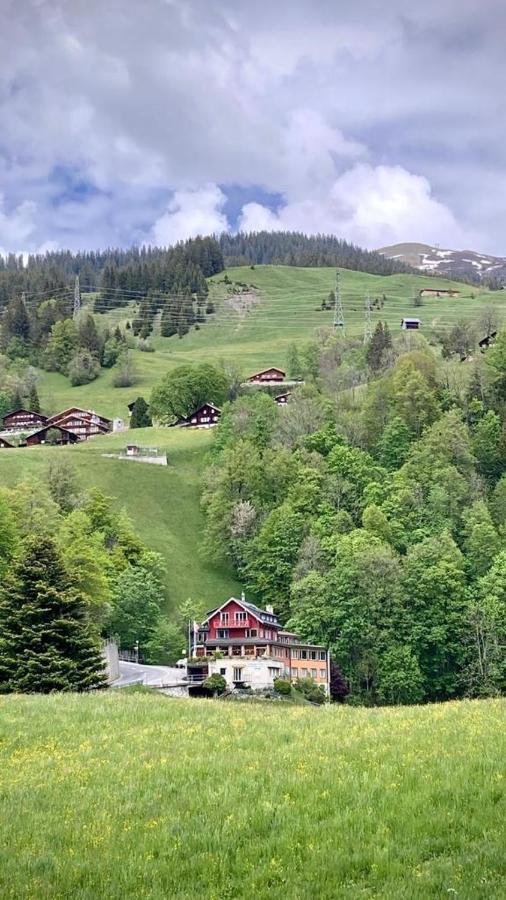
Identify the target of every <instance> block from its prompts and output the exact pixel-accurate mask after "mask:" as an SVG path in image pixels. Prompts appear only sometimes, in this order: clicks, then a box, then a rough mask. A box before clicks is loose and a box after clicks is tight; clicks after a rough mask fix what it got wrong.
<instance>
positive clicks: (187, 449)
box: [0, 428, 240, 610]
mask: <svg viewBox="0 0 506 900" xmlns="http://www.w3.org/2000/svg"><path fill="white" fill-rule="evenodd" d="M132 439H134V440H135V442H136V443H138V444H140V445H141V446H143V447H157V448H159V449H162V450H166V452H167V454H168V456H167V459H168V465H167V467H162V466H153V465H148V464H145V463H139V462H132V461H129V460H119V459H110V458H106V457H104V456H103V454H104V453H117V452H119V450H121V449H124V447H125V445H126V443H127V441H129V440H132ZM211 440H212V434H211V432H209V431H195V430H189V429H188V430H181V429H175V428H170V429H167V428H145V429H136V431H135V432H132V433H131V434H130V435H128V434H125V433H117V434H109V435H105V436H104V437H98V438H94V439H93V440H91V441H88V442H86V443H82V444H76V445H74V446H72V447H49V446H48V447H24V448H21V449H17V450H4V451H0V485H2V486H7V487H8V486H13V485H14V484H16V482H18V481H21V480H23V479H24V478H27V477H40V476H43V472H44V470H45V468H46V467H47V464H48V462H49V460H50V459H67V460H70V461H71V462H72V464H73V466H74V468H75V471H76V474H77V477H78V480H79V483H80V485H81V486H82V488H84V489H85V490H86V489H90V488H92V487H97V488H99V489H100V490H102V491H104V493H106V494H108V495H109V496H111V497H113V498H114V503H115V505H116V506H117V507H118V508H122V507H123V508H124V509H126V511H127V513H128V514H129V516H130V518H131V519H132V521H133V523H134V527H135V529H136V531H137V533H138V534H139V536H140V537H141V538H142V539H143V540H144V541H145V543H146V544H147V546H148V547H149V548H150V549H151V550H156V551H157V552H158V553H161V554H162V556H163V558H164V560H165V563H166V567H167V586H168V602H169V610H172V609H174V608H175V607H177V606H178V605H179V604H180V603H182V602H184V601H185V600H187V599H188V598H189V597H191V598H192V599H194V600H198V601H201V602H202V603H203V604H204V605H205V604H206V603H208V604H209V607H212V606H214V605H215V604H216V603H217V602H221V601H222V600H224V599H226V598H227V597H229V596H230V595H231V594H233V593H234V592H236V591H238V590H240V587H239V585H238V584H237V582H236V580H235V578H234V576H233V573H232V572H230V571H228V570H227V569H225V568H222V567H218V566H212V565H210V564H209V563H208V562H204V560H202V558H201V557H200V555H199V546H200V542H201V540H202V528H203V514H202V510H201V508H200V477H201V472H202V468H203V466H204V461H205V457H206V453H207V451H208V449H209V446H210V441H211Z"/></svg>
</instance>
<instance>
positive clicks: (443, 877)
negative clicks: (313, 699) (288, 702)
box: [0, 691, 506, 900]
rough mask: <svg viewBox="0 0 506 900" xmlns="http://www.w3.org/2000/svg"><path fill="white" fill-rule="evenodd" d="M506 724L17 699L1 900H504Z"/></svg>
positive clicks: (3, 736) (487, 712)
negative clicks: (444, 899)
mask: <svg viewBox="0 0 506 900" xmlns="http://www.w3.org/2000/svg"><path fill="white" fill-rule="evenodd" d="M505 713H506V703H505V702H504V701H501V700H488V701H473V702H461V703H450V704H442V705H439V706H426V707H417V708H414V707H406V708H390V709H386V708H383V709H353V708H346V707H337V706H331V707H324V708H318V709H315V708H313V707H301V706H297V707H295V706H293V707H292V706H282V705H281V703H272V705H266V704H264V705H247V704H243V703H231V702H224V701H219V700H217V701H216V700H173V699H169V698H166V697H161V696H159V695H154V694H153V695H152V694H146V693H134V694H129V693H115V692H114V691H109V692H108V693H106V694H101V695H87V696H76V695H52V696H48V697H43V696H38V697H36V696H23V697H22V696H10V697H3V698H0V798H1V807H2V816H1V818H0V896H1V897H2V898H3V900H7V898H12V900H25V898H26V900H28V898H36V900H67V898H71V900H73V898H79V900H96V898H98V897H104V898H108V900H116V898H117V900H120V898H122V900H123V898H129V897H143V898H153V900H166V898H170V900H194V898H205V900H240V898H251V897H257V898H272V897H277V896H283V897H287V898H290V900H314V898H318V900H335V898H349V900H355V898H357V897H369V898H373V897H374V898H385V900H387V898H388V900H406V898H410V900H418V898H420V900H425V898H441V897H456V898H461V900H477V898H487V900H491V898H497V900H499V898H503V897H504V896H505V895H506V862H505V856H504V847H505V843H506V815H505V799H506V784H505V765H504V760H505V758H506V757H505V754H506V728H505V724H506V722H505V718H506V716H505Z"/></svg>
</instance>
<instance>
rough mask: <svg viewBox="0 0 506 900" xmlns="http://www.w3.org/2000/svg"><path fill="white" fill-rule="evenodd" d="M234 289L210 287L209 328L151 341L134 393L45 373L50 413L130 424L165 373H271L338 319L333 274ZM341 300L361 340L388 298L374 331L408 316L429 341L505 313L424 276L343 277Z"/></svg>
mask: <svg viewBox="0 0 506 900" xmlns="http://www.w3.org/2000/svg"><path fill="white" fill-rule="evenodd" d="M226 275H227V277H228V278H229V279H230V281H231V282H241V283H242V284H247V285H248V286H250V290H249V291H244V292H243V293H239V294H232V293H229V291H230V290H231V287H230V285H227V284H224V281H223V279H224V277H225V273H223V274H220V275H217V276H214V278H212V279H210V295H211V297H212V298H213V300H214V303H215V306H216V312H215V313H214V314H213V315H212V316H210V317H209V318H208V321H207V322H206V324H204V325H202V327H201V328H200V329H199V330H198V331H196V330H194V329H192V331H191V332H190V333H189V334H187V335H185V337H184V338H183V339H179V338H178V337H177V336H174V337H171V338H162V337H160V336H159V335H158V336H155V337H154V339H153V344H154V346H155V347H156V353H141V352H139V351H133V352H132V356H133V358H134V362H135V366H136V369H137V374H138V380H137V383H136V384H135V385H134V386H132V387H130V388H123V389H119V388H114V387H113V386H112V379H113V375H114V371H113V370H109V371H105V372H104V373H102V374H101V375H100V377H99V378H98V379H97V380H96V381H94V382H92V383H91V384H88V385H83V386H82V387H71V386H70V384H69V381H68V379H67V378H65V377H64V376H63V375H59V374H56V373H49V372H40V394H41V397H42V400H43V403H44V406H45V407H46V408H48V409H50V410H51V411H56V410H58V409H59V408H61V407H65V406H69V405H71V404H77V405H81V406H86V407H91V408H94V409H97V410H99V411H100V412H102V413H103V414H106V415H107V414H108V415H111V416H113V415H114V416H120V417H121V418H125V417H126V414H127V410H126V405H127V403H129V402H130V401H131V400H132V399H134V398H135V397H136V396H137V395H138V394H139V393H141V394H144V395H145V396H149V393H150V391H151V388H152V387H153V385H154V384H155V383H156V382H157V381H158V380H159V379H160V377H161V376H162V375H163V374H164V372H166V371H167V369H168V368H171V367H172V366H175V365H178V364H180V363H184V362H201V361H219V360H226V361H229V362H233V363H235V364H236V365H237V366H238V367H239V368H240V370H241V371H242V372H243V373H244V374H245V375H247V374H249V373H251V372H254V371H255V370H257V369H259V368H261V367H263V366H267V365H271V364H273V365H279V366H283V365H284V363H285V359H286V349H287V346H288V344H290V343H291V342H293V341H295V342H304V341H307V340H309V339H311V338H312V337H313V336H314V333H315V330H316V329H318V328H322V327H324V328H328V327H331V326H332V322H333V311H332V310H321V308H320V306H321V301H322V300H323V299H325V298H326V297H327V296H328V294H329V291H330V290H332V289H333V288H334V286H335V269H333V268H297V267H293V266H256V267H255V268H254V269H251V268H250V267H238V268H232V269H228V270H227V273H226ZM340 279H341V293H342V298H343V305H344V314H345V320H346V330H347V333H348V334H361V333H362V331H363V327H364V301H365V298H366V297H367V296H369V297H370V298H371V300H372V301H373V300H374V299H375V298H376V297H377V298H378V299H380V298H382V296H383V295H385V297H386V300H385V301H384V306H383V308H382V309H375V308H373V310H372V323H373V326H374V322H375V321H377V320H378V319H382V320H383V321H387V322H388V323H389V325H390V327H391V328H392V330H393V331H398V330H399V328H400V320H401V318H402V317H403V316H406V315H417V316H418V317H419V318H421V319H422V322H423V328H424V331H425V333H427V332H428V330H429V329H430V327H431V325H436V324H437V325H443V326H450V325H452V324H453V323H454V322H455V321H456V320H457V318H459V317H460V316H464V317H470V318H475V319H476V318H477V316H478V315H479V310H480V308H481V307H482V306H483V305H484V304H485V303H494V304H498V305H503V306H504V299H503V295H502V294H498V293H495V294H494V293H490V292H489V291H488V290H486V289H480V288H476V287H473V286H470V285H467V284H460V283H458V282H451V281H446V280H445V279H435V278H430V277H428V276H425V275H388V276H381V275H368V274H366V273H363V272H353V271H350V270H349V269H341V270H340ZM437 286H439V287H453V288H455V289H456V290H459V291H460V294H459V296H458V297H455V298H435V299H431V300H427V299H425V300H424V303H423V307H421V308H420V309H414V307H413V297H414V295H415V294H416V293H417V292H418V291H419V290H420V289H421V288H423V287H432V288H433V287H437ZM133 313H134V309H133V307H132V306H131V307H130V308H125V307H123V308H118V309H115V310H112V311H111V312H109V313H107V314H105V315H104V319H105V320H107V322H108V324H110V325H113V326H114V325H116V324H117V323H120V324H124V323H125V322H126V321H127V320H129V319H130V320H131V319H132V318H133Z"/></svg>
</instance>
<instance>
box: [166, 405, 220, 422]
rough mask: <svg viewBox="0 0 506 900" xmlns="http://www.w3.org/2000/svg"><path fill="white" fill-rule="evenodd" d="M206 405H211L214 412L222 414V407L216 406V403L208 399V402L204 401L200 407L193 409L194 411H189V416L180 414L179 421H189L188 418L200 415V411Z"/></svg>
mask: <svg viewBox="0 0 506 900" xmlns="http://www.w3.org/2000/svg"><path fill="white" fill-rule="evenodd" d="M204 406H209V408H210V409H212V410H213V411H214V412H217V413H220V415H221V409H218V407H217V406H215V405H214V403H209V401H208V402H207V403H202V405H201V406H199V407H198V409H195V410H193V412H191V413H188V415H187V416H180V417H179V419H178V420H177V421H178V422H187V421H188V419H193V417H194V416H198V414H199V412H201V411H202V410H203V409H204ZM176 424H177V423H176Z"/></svg>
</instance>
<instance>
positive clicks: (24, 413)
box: [2, 409, 48, 431]
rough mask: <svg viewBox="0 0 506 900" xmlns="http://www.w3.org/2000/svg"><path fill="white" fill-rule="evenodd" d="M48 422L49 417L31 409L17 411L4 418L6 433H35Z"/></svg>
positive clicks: (3, 425)
mask: <svg viewBox="0 0 506 900" xmlns="http://www.w3.org/2000/svg"><path fill="white" fill-rule="evenodd" d="M47 421H48V419H47V416H43V415H42V414H41V413H38V412H33V411H32V410H30V409H15V410H14V411H13V412H10V413H7V415H6V416H4V417H3V424H2V427H3V430H4V431H33V430H34V428H40V426H41V425H45V424H46V422H47Z"/></svg>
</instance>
